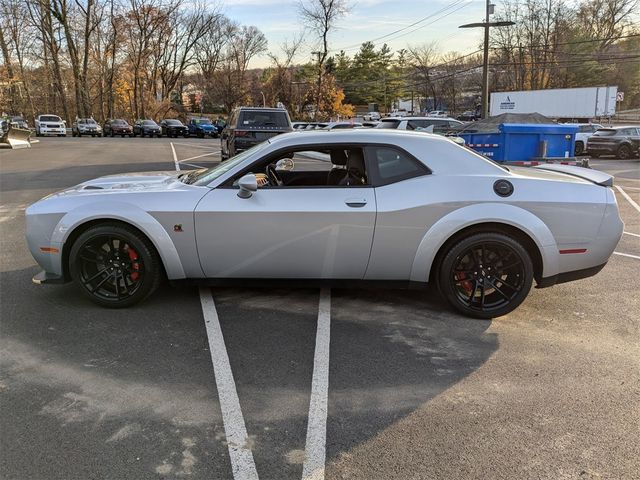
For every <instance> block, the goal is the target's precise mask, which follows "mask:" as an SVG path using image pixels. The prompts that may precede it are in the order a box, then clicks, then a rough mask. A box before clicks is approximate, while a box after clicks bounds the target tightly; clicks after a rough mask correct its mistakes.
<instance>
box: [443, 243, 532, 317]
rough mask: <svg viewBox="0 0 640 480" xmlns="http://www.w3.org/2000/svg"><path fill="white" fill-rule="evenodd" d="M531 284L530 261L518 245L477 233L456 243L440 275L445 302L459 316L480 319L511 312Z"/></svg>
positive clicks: (520, 301) (523, 297) (525, 252)
mask: <svg viewBox="0 0 640 480" xmlns="http://www.w3.org/2000/svg"><path fill="white" fill-rule="evenodd" d="M532 283H533V263H532V262H531V257H530V256H529V254H528V253H527V251H526V250H525V249H524V247H523V246H522V245H521V244H520V243H519V242H518V241H516V240H515V239H513V238H511V237H509V236H507V235H504V234H501V233H478V234H475V235H471V236H469V237H467V238H465V239H463V240H461V241H460V242H458V243H456V244H455V245H453V246H452V247H451V249H450V250H449V251H448V252H447V254H446V255H445V257H444V259H443V261H442V264H441V269H440V273H439V287H440V291H441V292H442V294H443V295H444V297H445V298H446V300H447V301H448V302H449V303H450V304H451V305H452V306H453V307H454V308H455V309H456V310H458V311H459V312H461V313H463V314H465V315H467V316H470V317H474V318H481V319H490V318H494V317H500V316H502V315H506V314H507V313H509V312H511V311H513V310H514V309H515V308H517V307H518V305H520V304H521V303H522V302H523V301H524V299H525V298H526V297H527V295H528V294H529V290H530V289H531V285H532Z"/></svg>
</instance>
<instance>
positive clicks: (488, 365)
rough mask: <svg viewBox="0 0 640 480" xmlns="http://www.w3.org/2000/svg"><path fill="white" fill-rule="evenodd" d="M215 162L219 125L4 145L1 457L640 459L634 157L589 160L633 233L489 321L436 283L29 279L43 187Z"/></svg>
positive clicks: (238, 465) (184, 466)
mask: <svg viewBox="0 0 640 480" xmlns="http://www.w3.org/2000/svg"><path fill="white" fill-rule="evenodd" d="M217 161H219V141H218V140H212V139H179V140H170V139H155V138H154V139H148V138H145V139H140V138H134V139H129V138H79V139H76V138H44V139H41V141H40V143H38V144H35V145H34V146H33V148H31V149H28V150H26V149H25V150H15V151H7V150H2V151H0V230H1V236H0V241H1V247H2V248H1V250H0V313H1V323H0V351H1V352H2V353H1V356H0V365H1V370H0V409H1V413H2V415H1V420H0V422H1V423H0V476H1V477H2V478H10V479H93V478H96V479H103V478H113V479H173V478H193V479H205V478H206V479H226V478H234V474H235V478H257V477H256V475H254V473H257V476H259V478H261V479H290V478H303V476H304V475H306V474H309V475H307V478H322V477H320V476H318V473H319V472H320V471H321V469H322V467H323V465H324V466H325V468H326V471H325V477H326V478H327V479H347V478H348V479H390V478H394V479H396V478H397V479H436V478H437V479H460V478H465V479H466V478H474V479H513V478H518V479H529V478H532V479H573V478H577V479H581V480H582V479H601V478H602V479H605V478H607V479H609V478H610V479H634V478H638V477H639V473H638V472H640V442H639V440H638V439H639V438H640V295H638V291H639V290H640V276H639V275H638V271H639V268H640V209H639V208H638V205H637V204H638V203H640V160H632V161H618V160H606V159H600V160H596V161H592V162H591V163H592V166H593V167H594V168H597V169H601V170H604V171H607V172H609V173H612V174H614V175H615V176H616V185H617V186H618V187H619V188H618V189H616V190H615V192H616V196H617V198H618V203H619V206H620V211H621V215H622V218H623V220H624V221H625V231H626V232H627V233H625V234H624V235H623V238H622V239H621V241H620V244H619V245H618V248H617V249H616V252H617V253H616V254H614V255H613V256H612V258H611V260H610V262H609V264H608V265H607V266H606V267H605V269H604V270H603V271H602V272H600V273H599V274H598V275H597V276H595V277H592V278H589V279H585V280H581V281H578V282H573V283H568V284H562V285H557V286H555V287H552V288H549V289H543V290H532V292H531V294H530V296H529V298H528V299H527V300H526V301H525V303H524V304H523V305H521V306H520V307H519V308H518V309H517V310H516V311H515V312H513V313H512V314H509V315H507V316H505V317H501V318H498V319H495V320H493V321H478V320H470V319H466V318H463V317H460V316H459V315H457V314H455V313H453V312H452V311H450V310H449V309H448V308H447V307H446V306H445V304H444V303H443V302H441V301H440V300H439V299H438V297H437V295H436V294H435V293H432V292H422V291H397V290H371V291H367V290H347V289H333V290H324V291H322V292H320V291H318V290H315V289H308V290H305V289H298V290H296V289H276V288H269V287H267V288H260V289H239V288H213V289H210V288H202V289H198V288H193V287H181V288H172V287H169V286H165V287H163V288H162V289H161V291H160V292H158V293H157V294H156V295H154V296H153V297H151V298H150V299H149V300H148V301H146V302H145V303H143V304H141V305H139V306H136V307H133V308H129V309H125V310H117V311H114V310H106V309H101V308H99V307H96V306H95V305H93V304H91V303H89V301H87V300H86V299H85V298H84V297H82V296H81V295H80V294H79V293H77V292H76V290H75V289H74V287H73V286H72V285H61V286H37V285H34V284H32V283H31V277H32V276H33V275H34V274H36V273H37V272H38V271H39V269H38V267H37V266H36V265H35V262H34V261H33V259H32V258H31V256H30V254H29V252H28V249H27V246H26V242H25V240H24V229H25V222H24V209H25V208H26V206H28V205H29V204H30V203H32V202H34V201H36V200H38V199H39V198H41V197H43V196H45V195H47V194H49V193H51V192H54V191H56V190H59V189H62V188H65V187H68V186H72V185H75V184H77V183H79V182H81V181H84V180H88V179H90V178H94V177H97V176H100V175H107V174H115V173H120V172H134V171H148V170H174V169H176V168H177V167H179V168H182V169H188V168H192V167H194V166H209V165H212V164H215V163H216V162H217ZM218 325H219V327H220V329H218V328H217V327H218ZM314 365H315V369H314ZM214 369H215V372H214ZM314 370H315V371H314ZM324 395H326V399H327V408H326V411H325V410H324V409H323V407H322V405H323V402H322V399H323V396H324ZM325 422H326V444H325V443H324V442H323V441H322V440H323V438H322V436H320V437H318V436H317V434H318V432H320V431H322V429H323V425H324V423H325ZM305 448H307V453H306V454H305ZM323 448H326V465H325V464H324V462H320V461H319V460H318V459H319V458H320V457H321V456H322V453H323ZM303 474H304V475H303ZM314 475H315V477H314Z"/></svg>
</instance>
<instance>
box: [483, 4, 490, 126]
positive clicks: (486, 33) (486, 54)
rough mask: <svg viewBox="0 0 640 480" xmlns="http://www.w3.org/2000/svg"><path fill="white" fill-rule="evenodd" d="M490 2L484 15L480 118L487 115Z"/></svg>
mask: <svg viewBox="0 0 640 480" xmlns="http://www.w3.org/2000/svg"><path fill="white" fill-rule="evenodd" d="M490 9H491V4H490V3H489V0H487V7H486V15H485V17H484V60H483V62H482V118H488V117H489V10H490Z"/></svg>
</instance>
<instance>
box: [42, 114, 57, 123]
mask: <svg viewBox="0 0 640 480" xmlns="http://www.w3.org/2000/svg"><path fill="white" fill-rule="evenodd" d="M40 121H41V122H62V119H61V118H60V117H57V116H56V115H42V116H41V117H40Z"/></svg>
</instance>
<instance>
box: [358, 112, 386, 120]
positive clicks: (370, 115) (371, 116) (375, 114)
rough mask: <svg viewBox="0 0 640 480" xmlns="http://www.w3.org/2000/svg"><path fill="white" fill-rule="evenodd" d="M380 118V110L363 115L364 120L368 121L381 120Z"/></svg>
mask: <svg viewBox="0 0 640 480" xmlns="http://www.w3.org/2000/svg"><path fill="white" fill-rule="evenodd" d="M380 118H382V117H381V116H380V112H368V113H366V114H364V115H363V117H362V119H363V120H364V121H366V122H371V121H376V120H380Z"/></svg>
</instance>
